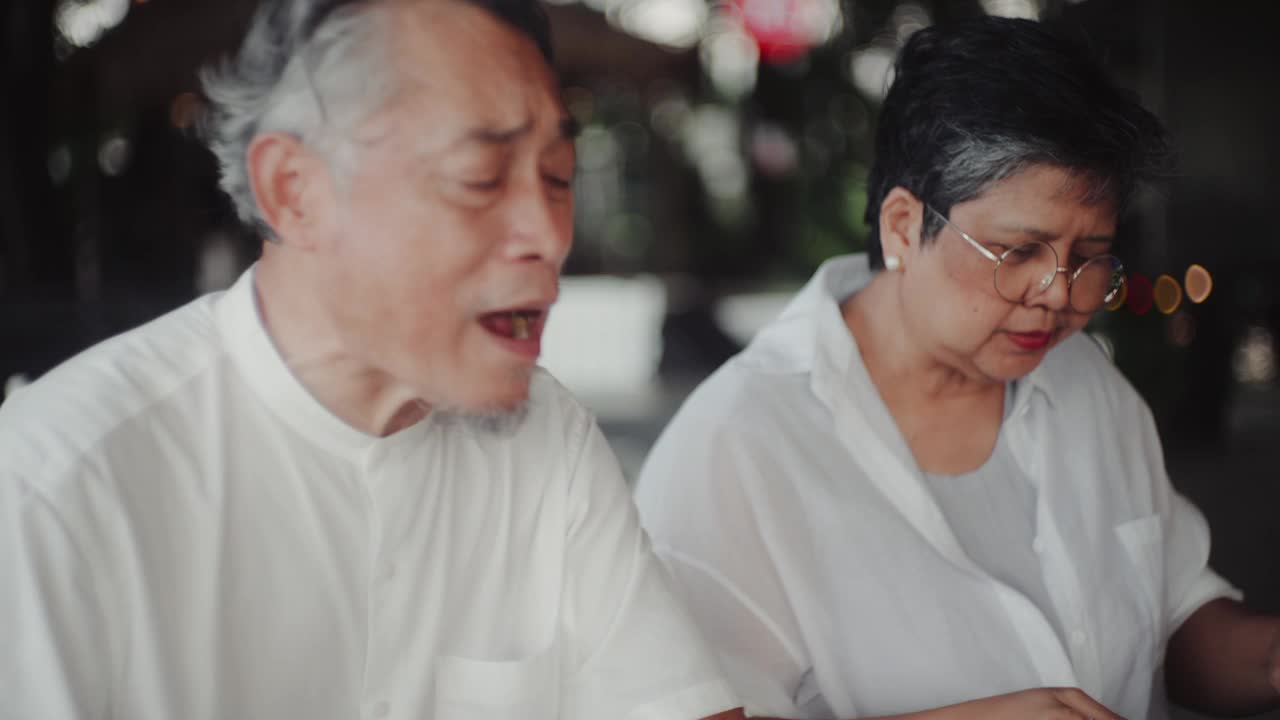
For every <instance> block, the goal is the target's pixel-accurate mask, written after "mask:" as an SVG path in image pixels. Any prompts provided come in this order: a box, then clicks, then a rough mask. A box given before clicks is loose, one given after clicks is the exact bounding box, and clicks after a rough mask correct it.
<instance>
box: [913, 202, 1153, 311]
mask: <svg viewBox="0 0 1280 720" xmlns="http://www.w3.org/2000/svg"><path fill="white" fill-rule="evenodd" d="M921 204H922V205H924V206H925V207H926V208H928V209H929V211H930V212H932V213H933V214H934V215H937V216H938V219H939V220H942V222H943V223H945V224H946V226H947V227H949V228H951V229H952V230H955V231H956V233H957V234H958V235H959V236H960V237H962V238H964V240H965V242H967V243H969V245H971V246H973V249H974V250H977V251H978V252H980V253H982V256H983V257H985V258H986V259H988V260H990V261H991V262H993V263H995V264H996V266H995V267H994V268H992V270H991V286H992V288H994V289H995V291H996V295H998V296H999V297H1000V299H1001V300H1004V301H1005V302H1008V303H1014V304H1015V305H1022V304H1024V303H1026V301H1027V300H1030V299H1032V298H1035V297H1038V296H1040V295H1043V294H1044V293H1046V292H1047V291H1048V290H1049V288H1051V287H1053V281H1054V280H1056V279H1057V277H1058V274H1059V273H1062V275H1064V276H1065V277H1066V279H1067V307H1068V308H1070V310H1071V311H1072V312H1075V313H1080V314H1081V315H1091V314H1093V313H1096V312H1098V310H1101V309H1102V308H1104V307H1106V306H1107V305H1108V304H1109V303H1110V302H1111V301H1112V299H1113V298H1114V296H1110V297H1108V296H1104V297H1103V299H1102V304H1100V305H1099V306H1098V307H1097V309H1095V310H1078V309H1076V307H1075V305H1073V304H1072V303H1071V288H1072V286H1073V285H1074V284H1075V280H1076V278H1077V277H1079V276H1080V271H1081V270H1083V269H1084V268H1085V266H1086V265H1088V264H1089V263H1091V262H1093V261H1094V260H1096V259H1098V258H1100V257H1107V256H1110V257H1113V258H1115V260H1116V264H1117V266H1118V268H1117V270H1116V273H1117V274H1118V275H1120V283H1121V285H1120V287H1123V286H1124V284H1125V283H1127V282H1128V276H1127V275H1125V272H1124V263H1123V262H1122V261H1121V260H1120V258H1118V257H1116V256H1115V255H1111V253H1104V254H1102V255H1097V256H1095V257H1091V258H1089V259H1088V260H1086V261H1085V262H1083V263H1081V264H1080V267H1078V268H1076V269H1075V270H1074V271H1073V270H1072V269H1071V268H1069V267H1063V266H1061V265H1059V264H1058V263H1059V262H1060V260H1061V259H1060V258H1059V257H1058V251H1057V250H1054V249H1053V246H1052V245H1050V244H1049V243H1047V242H1044V241H1043V240H1032V241H1031V242H1026V243H1022V244H1021V245H1015V246H1013V247H1011V248H1009V249H1008V250H1005V251H1004V252H1002V253H1000V254H999V255H996V254H995V253H993V252H991V251H990V250H988V249H987V248H986V247H985V246H984V245H983V244H982V243H980V242H978V241H977V240H975V239H973V236H971V235H970V234H969V233H967V232H965V231H964V230H961V229H960V228H959V226H957V225H956V224H955V223H954V222H952V221H951V219H950V218H948V217H947V216H946V215H943V214H942V213H941V212H939V211H938V210H937V209H936V208H934V207H933V206H932V205H930V204H929V203H927V202H926V203H921ZM1037 243H1038V244H1040V245H1044V246H1045V247H1047V248H1049V252H1051V253H1053V266H1054V271H1053V273H1052V274H1050V275H1046V276H1045V279H1044V280H1041V281H1040V289H1039V290H1037V291H1036V292H1035V293H1034V294H1029V295H1027V296H1025V297H1023V298H1022V300H1010V299H1009V298H1007V297H1005V296H1004V294H1003V293H1001V292H1000V286H999V284H998V283H997V282H996V273H997V272H998V271H999V270H1000V266H1001V265H1003V264H1004V261H1005V258H1007V257H1008V256H1009V254H1010V253H1013V252H1015V251H1017V250H1020V249H1022V248H1024V247H1026V246H1027V245H1031V244H1037ZM1116 292H1119V288H1117V290H1116Z"/></svg>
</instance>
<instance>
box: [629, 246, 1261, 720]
mask: <svg viewBox="0 0 1280 720" xmlns="http://www.w3.org/2000/svg"><path fill="white" fill-rule="evenodd" d="M870 278H871V273H870V270H869V268H868V265H867V260H866V257H865V256H861V255H858V256H846V257H840V258H835V259H833V260H831V261H829V262H827V263H826V264H825V265H823V267H822V268H821V269H820V270H819V271H818V273H817V274H816V275H815V277H814V278H813V279H812V280H811V281H810V283H809V284H808V286H806V288H805V289H804V290H803V291H802V292H801V293H800V294H799V295H798V296H797V297H796V299H795V300H794V301H793V302H792V303H791V305H790V306H788V308H787V309H786V310H785V311H784V312H783V314H782V315H781V316H780V317H779V318H778V319H777V320H775V321H774V322H773V323H771V324H770V325H768V326H767V327H766V328H765V329H764V330H763V331H762V332H761V333H760V334H759V335H758V336H757V337H756V339H755V340H754V341H753V342H752V344H751V345H750V346H749V347H748V348H747V349H746V350H745V351H744V352H743V353H741V354H740V355H739V356H737V357H736V358H734V359H733V360H732V361H730V362H729V363H728V364H726V365H725V366H724V367H722V368H721V369H720V370H719V371H717V372H716V373H715V374H714V375H713V376H712V377H711V378H710V379H708V380H707V381H706V382H705V383H704V384H703V385H702V386H701V387H700V388H699V389H698V390H697V391H695V393H694V394H693V395H692V396H691V397H690V399H689V400H688V401H687V402H686V404H685V405H684V407H683V408H682V409H681V410H680V412H679V413H678V414H677V415H676V417H675V418H674V419H673V420H672V422H671V424H670V426H669V427H668V428H667V429H666V430H665V431H664V433H663V435H662V437H661V438H660V439H659V441H658V443H657V445H656V446H655V447H654V450H653V452H652V454H651V455H650V457H649V459H648V461H647V463H646V465H645V467H644V470H643V471H642V473H641V476H640V479H639V481H638V484H637V490H636V493H637V501H638V503H639V506H640V510H641V515H642V518H643V521H644V523H645V525H646V527H647V529H648V531H649V533H650V534H651V536H652V538H653V540H654V543H655V546H656V547H657V549H658V551H659V553H660V555H662V556H663V557H664V559H665V560H666V562H667V563H668V564H669V566H670V567H671V569H672V571H673V572H674V574H675V575H676V577H677V578H678V579H679V580H680V581H681V585H682V587H683V590H684V594H685V598H686V600H687V601H688V603H689V604H690V606H691V608H692V610H693V612H694V614H695V616H696V618H697V619H698V620H699V621H700V623H701V626H702V629H703V632H704V634H705V635H706V636H707V637H708V639H709V640H710V641H711V643H712V645H713V646H714V647H715V648H716V649H717V650H718V652H719V656H720V660H721V664H722V666H723V668H724V670H725V672H726V673H727V674H728V676H729V678H730V680H731V681H732V682H733V684H734V685H735V686H736V689H737V691H738V692H739V693H740V695H741V696H742V699H743V700H744V701H745V702H746V705H747V709H748V712H749V713H753V714H761V715H775V716H783V717H812V718H823V717H838V718H853V717H866V716H876V715H885V714H893V713H902V712H908V711H914V710H921V709H925V708H931V707H938V706H942V705H947V704H951V703H955V702H960V701H964V700H970V699H975V698H979V697H986V696H990V695H996V694H1001V693H1006V692H1012V691H1016V690H1020V689H1025V688H1030V687H1042V686H1078V687H1080V688H1083V689H1084V690H1085V691H1086V692H1088V693H1089V694H1091V695H1092V696H1094V697H1095V698H1097V699H1098V700H1100V701H1101V702H1103V703H1104V704H1106V705H1107V706H1109V707H1110V708H1112V709H1113V710H1114V711H1116V712H1118V713H1120V714H1121V715H1123V716H1125V717H1128V718H1134V719H1136V718H1161V717H1164V716H1165V714H1166V711H1165V701H1164V699H1163V697H1160V696H1159V695H1160V693H1159V692H1158V690H1157V691H1155V692H1153V680H1154V679H1155V674H1156V672H1157V670H1158V668H1159V666H1160V664H1161V662H1162V658H1163V655H1164V648H1165V644H1166V642H1167V640H1168V637H1169V635H1170V634H1171V633H1172V632H1173V631H1174V630H1175V629H1176V628H1177V627H1178V626H1179V624H1180V623H1182V621H1183V620H1185V619H1186V618H1187V617H1188V616H1189V615H1190V614H1191V613H1192V612H1193V611H1194V610H1195V609H1196V608H1198V607H1200V606H1201V605H1202V604H1204V603H1205V602H1207V601H1209V600H1211V599H1214V598H1217V597H1223V596H1229V597H1239V593H1238V592H1237V591H1236V590H1234V589H1233V588H1232V587H1231V586H1230V585H1228V584H1227V583H1226V582H1225V581H1224V580H1222V579H1221V578H1220V577H1218V576H1217V575H1216V574H1214V573H1213V572H1212V570H1210V569H1209V568H1208V566H1207V559H1208V555H1209V531H1208V526H1207V525H1206V523H1205V521H1204V518H1203V516H1201V514H1200V513H1199V512H1198V511H1197V510H1196V509H1195V508H1194V507H1193V506H1192V505H1191V504H1190V503H1188V502H1187V501H1186V500H1185V499H1184V498H1183V497H1182V496H1181V495H1179V494H1177V493H1176V492H1175V491H1174V490H1173V488H1172V487H1171V486H1170V484H1169V480H1168V477H1167V475H1166V473H1165V468H1164V461H1163V457H1162V454H1161V448H1160V442H1159V439H1158V437H1157V436H1156V429H1155V425H1154V423H1153V421H1152V417H1151V413H1150V411H1149V409H1148V408H1147V406H1146V404H1145V403H1144V402H1143V401H1142V399H1141V398H1140V397H1139V396H1138V394H1137V393H1136V392H1135V391H1134V390H1133V388H1132V387H1131V386H1130V385H1129V384H1128V383H1127V382H1126V381H1125V379H1124V378H1123V377H1122V376H1121V375H1120V373H1119V372H1118V371H1117V370H1116V369H1115V368H1114V367H1113V366H1112V365H1111V364H1110V363H1109V362H1108V361H1107V359H1106V357H1105V356H1104V355H1103V354H1102V353H1101V351H1100V350H1099V349H1098V348H1097V347H1096V345H1095V344H1094V343H1093V342H1092V341H1091V340H1090V339H1089V338H1088V337H1087V336H1084V335H1077V336H1074V337H1072V338H1069V339H1067V340H1066V341H1064V342H1063V343H1062V344H1061V345H1060V346H1058V347H1056V348H1054V349H1053V350H1052V351H1051V352H1050V353H1049V354H1048V355H1047V356H1046V358H1045V360H1044V362H1043V363H1041V365H1040V367H1038V368H1037V369H1036V370H1035V371H1034V372H1032V373H1031V374H1030V375H1028V376H1027V377H1026V378H1024V379H1023V380H1022V381H1020V383H1019V384H1020V385H1021V386H1022V388H1021V390H1020V392H1019V393H1018V394H1017V396H1016V397H1015V401H1014V406H1013V407H1012V409H1011V412H1010V414H1009V417H1008V419H1007V420H1006V422H1005V426H1004V427H1003V428H1002V433H1004V434H1005V435H1006V439H1007V442H1008V445H1009V448H1010V450H1011V452H1012V455H1013V459H1014V460H1015V462H1016V463H1017V465H1018V466H1019V468H1020V469H1021V470H1022V471H1023V472H1025V473H1026V476H1027V477H1028V478H1030V479H1032V481H1033V482H1034V483H1035V485H1036V488H1037V492H1036V494H1035V507H1034V518H1033V522H1034V535H1033V537H1032V539H1031V545H1032V549H1033V552H1035V554H1036V555H1037V556H1038V557H1039V558H1040V561H1041V568H1042V576H1043V581H1044V586H1045V589H1046V592H1047V596H1048V598H1050V599H1051V602H1052V605H1053V607H1043V606H1042V605H1043V602H1041V603H1037V602H1035V601H1034V600H1033V599H1031V598H1029V597H1028V596H1027V595H1025V594H1023V593H1022V592H1020V591H1019V590H1017V589H1015V588H1014V587H1011V586H1010V585H1008V584H1005V583H1004V582H1001V581H1000V580H998V579H997V578H996V577H994V576H993V575H992V574H991V573H989V572H987V571H986V570H984V569H983V568H982V567H981V566H979V564H977V563H976V562H975V561H974V560H973V559H972V558H971V557H970V556H969V555H968V554H966V552H965V550H964V549H963V547H962V545H961V544H960V542H959V541H958V539H957V536H956V533H955V532H954V531H953V528H952V527H951V525H950V524H949V523H948V522H947V520H946V518H945V517H944V514H943V513H942V511H941V509H940V507H939V505H938V503H937V502H936V501H935V499H934V497H933V495H932V493H931V492H930V490H929V488H928V486H927V485H926V482H925V480H924V478H923V476H922V474H921V472H920V470H919V468H918V467H917V466H916V464H915V462H914V460H913V459H912V456H911V454H910V452H909V451H908V449H907V447H906V445H905V443H904V441H903V439H902V437H901V434H900V433H899V432H898V430H897V427H896V426H895V425H894V423H893V421H892V419H891V418H890V417H889V415H888V412H887V410H886V409H885V408H884V406H883V403H867V402H862V401H859V399H858V398H859V396H858V394H857V392H856V390H855V388H856V385H857V384H858V383H859V382H869V378H868V377H867V373H866V369H865V367H864V366H863V365H862V362H861V357H860V355H859V353H858V350H857V348H856V346H855V344H854V339H853V337H852V335H851V334H850V333H849V332H848V330H847V328H846V326H845V325H844V323H843V321H842V319H841V316H840V310H839V303H840V302H841V301H842V300H843V299H844V298H847V297H848V296H849V295H851V294H852V293H854V292H856V291H857V290H858V289H860V288H861V287H863V286H864V285H865V284H866V283H867V282H868V281H869V280H870ZM1055 620H1056V621H1057V622H1060V623H1061V625H1060V627H1061V632H1062V634H1061V635H1060V634H1059V632H1058V631H1056V630H1055V624H1056V622H1055ZM1156 687H1157V688H1158V687H1160V685H1156ZM1153 695H1154V696H1155V697H1153Z"/></svg>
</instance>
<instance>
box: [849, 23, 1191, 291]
mask: <svg viewBox="0 0 1280 720" xmlns="http://www.w3.org/2000/svg"><path fill="white" fill-rule="evenodd" d="M1168 158H1169V149H1168V141H1167V138H1166V133H1165V130H1164V127H1163V125H1162V124H1161V123H1160V121H1159V120H1158V119H1157V118H1156V117H1155V115H1153V114H1152V113H1151V112H1149V111H1148V110H1146V109H1145V108H1143V107H1142V106H1141V105H1140V104H1139V103H1138V100H1137V97H1136V95H1135V94H1133V93H1131V92H1129V91H1126V90H1124V89H1121V88H1120V87H1118V86H1117V85H1115V84H1114V83H1113V82H1112V81H1111V79H1110V78H1108V77H1107V75H1106V73H1105V72H1104V71H1103V70H1102V68H1101V66H1100V65H1099V64H1098V63H1096V62H1095V61H1094V60H1093V59H1092V58H1091V57H1090V56H1089V54H1088V53H1087V52H1085V51H1084V49H1083V48H1082V47H1080V46H1079V45H1077V44H1076V43H1074V42H1071V41H1069V40H1067V39H1066V38H1064V37H1062V36H1060V35H1057V34H1055V33H1054V32H1052V31H1050V30H1049V29H1048V28H1046V27H1045V26H1043V25H1041V24H1040V23H1036V22H1033V21H1030V20H1014V19H1007V18H996V17H984V18H981V19H976V20H968V21H964V22H959V23H954V24H950V25H939V26H934V27H929V28H925V29H923V30H920V31H919V32H917V33H915V34H914V35H912V36H911V38H910V39H909V40H908V41H907V43H906V45H905V46H904V47H903V48H902V51H901V53H900V54H899V56H898V60H897V63H896V64H895V67H894V79H893V84H892V85H891V86H890V88H889V93H888V95H887V97H886V98H885V101H884V105H883V107H882V109H881V114H880V119H879V127H878V130H877V132H876V142H875V162H874V164H873V165H872V168H871V176H870V179H869V182H868V203H867V213H866V220H867V222H868V223H869V224H870V226H871V228H870V229H871V233H870V236H869V240H868V253H869V255H870V259H871V263H872V267H882V266H883V251H882V249H881V246H880V232H879V225H880V223H879V220H880V205H881V203H883V202H884V198H885V196H886V195H887V194H888V193H889V191H890V190H892V189H893V188H894V187H898V186H901V187H903V188H905V189H907V190H909V191H910V192H911V193H912V194H914V195H915V196H916V197H918V198H919V199H921V200H922V201H924V202H926V203H928V204H930V205H931V206H933V207H934V208H935V209H937V210H938V211H939V212H941V213H942V214H943V215H947V214H949V213H950V210H951V206H952V205H955V204H956V203H960V202H964V201H966V200H971V199H973V198H975V197H977V196H979V195H981V194H982V193H983V192H984V191H985V190H986V189H987V188H989V187H990V186H991V185H992V184H993V183H995V182H998V181H1000V180H1003V179H1005V178H1008V177H1010V176H1012V175H1015V174H1017V173H1018V172H1020V171H1021V170H1024V169H1026V168H1028V167H1030V166H1033V165H1054V166H1057V167H1061V168H1064V169H1066V170H1068V171H1070V172H1071V173H1072V174H1073V175H1074V176H1076V178H1077V179H1078V180H1080V181H1082V182H1083V183H1084V185H1083V190H1084V193H1085V198H1086V201H1088V202H1100V201H1109V202H1113V203H1115V204H1116V207H1117V209H1119V208H1122V207H1124V206H1125V204H1126V203H1127V202H1128V200H1129V198H1130V196H1131V195H1132V194H1133V191H1134V189H1135V188H1136V187H1137V186H1138V185H1139V184H1140V183H1142V182H1145V181H1148V180H1150V179H1152V178H1153V177H1154V176H1155V175H1157V174H1159V173H1160V172H1162V171H1163V170H1164V169H1165V168H1166V166H1167V163H1168ZM941 225H942V221H941V220H940V219H938V218H936V217H934V216H933V215H932V214H928V213H926V214H925V222H924V226H923V230H922V232H921V240H922V241H923V242H927V241H929V240H930V239H932V238H933V237H934V236H935V235H936V234H937V232H938V231H939V230H940V229H941Z"/></svg>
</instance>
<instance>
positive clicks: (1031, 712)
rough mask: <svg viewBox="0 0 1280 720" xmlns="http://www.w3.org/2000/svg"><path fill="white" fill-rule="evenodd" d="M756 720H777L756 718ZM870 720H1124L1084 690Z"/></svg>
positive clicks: (1029, 693) (1047, 691) (1048, 691)
mask: <svg viewBox="0 0 1280 720" xmlns="http://www.w3.org/2000/svg"><path fill="white" fill-rule="evenodd" d="M753 720H776V719H767V718H758V717H753ZM866 720H1124V718H1122V717H1120V716H1119V715H1117V714H1115V713H1113V712H1111V711H1110V710H1108V709H1106V708H1105V707H1103V706H1102V704H1101V703H1099V702H1098V701H1097V700H1094V699H1093V698H1091V697H1089V696H1088V695H1086V694H1085V693H1084V691H1083V690H1081V689H1080V688H1036V689H1034V690H1023V691H1021V692H1015V693H1009V694H1008V695H994V696H992V697H988V698H982V699H981V700H970V701H969V702H965V703H960V704H958V705H948V706H946V707H940V708H936V709H934V710H924V711H921V712H915V713H908V714H906V715H892V716H885V717H879V718H867V719H866Z"/></svg>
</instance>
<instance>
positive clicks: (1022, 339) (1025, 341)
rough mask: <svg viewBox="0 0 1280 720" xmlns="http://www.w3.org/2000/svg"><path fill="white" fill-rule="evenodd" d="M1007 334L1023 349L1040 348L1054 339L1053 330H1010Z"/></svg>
mask: <svg viewBox="0 0 1280 720" xmlns="http://www.w3.org/2000/svg"><path fill="white" fill-rule="evenodd" d="M1006 334H1007V335H1008V336H1009V339H1010V340H1012V341H1013V344H1014V345H1017V346H1018V347H1020V348H1022V349H1023V350H1040V349H1042V348H1044V347H1046V346H1048V344H1049V343H1050V342H1052V341H1053V333H1052V332H1010V333H1006Z"/></svg>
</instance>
